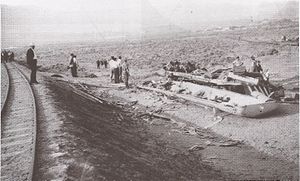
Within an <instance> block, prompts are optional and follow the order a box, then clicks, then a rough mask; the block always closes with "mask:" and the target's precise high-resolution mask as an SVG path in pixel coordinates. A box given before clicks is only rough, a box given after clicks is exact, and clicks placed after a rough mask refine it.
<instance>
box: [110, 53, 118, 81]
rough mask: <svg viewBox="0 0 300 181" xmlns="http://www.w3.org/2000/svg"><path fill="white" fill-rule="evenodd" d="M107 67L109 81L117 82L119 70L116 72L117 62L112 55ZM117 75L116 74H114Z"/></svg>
mask: <svg viewBox="0 0 300 181" xmlns="http://www.w3.org/2000/svg"><path fill="white" fill-rule="evenodd" d="M108 64H109V67H110V73H111V74H110V79H111V81H113V80H114V81H115V83H118V82H119V72H118V63H117V60H116V58H115V57H114V56H112V57H111V60H110V61H109V63H108ZM116 75H117V76H116Z"/></svg>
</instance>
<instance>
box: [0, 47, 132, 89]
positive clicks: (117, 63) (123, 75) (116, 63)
mask: <svg viewBox="0 0 300 181" xmlns="http://www.w3.org/2000/svg"><path fill="white" fill-rule="evenodd" d="M34 49H35V45H34V44H31V45H30V48H29V49H28V50H27V53H26V60H27V64H28V66H29V68H30V70H31V74H30V83H31V84H37V83H38V82H37V80H36V71H37V55H36V53H35V50H34ZM1 56H2V53H1ZM1 58H2V57H1ZM69 61H70V63H69V66H68V69H71V74H72V77H78V75H77V69H78V61H77V59H76V55H75V54H73V53H71V54H70V59H69ZM105 62H106V63H105ZM102 63H103V64H101V62H100V61H99V64H98V61H97V67H99V66H100V64H101V65H104V66H105V68H106V67H107V64H109V66H110V70H111V75H110V78H111V81H112V82H114V83H120V82H124V83H125V86H126V88H129V83H128V80H129V76H130V74H129V65H128V60H127V59H125V60H124V61H123V60H122V57H121V56H119V57H118V58H115V57H114V56H112V57H111V60H110V61H109V62H107V61H106V60H105V61H102Z"/></svg>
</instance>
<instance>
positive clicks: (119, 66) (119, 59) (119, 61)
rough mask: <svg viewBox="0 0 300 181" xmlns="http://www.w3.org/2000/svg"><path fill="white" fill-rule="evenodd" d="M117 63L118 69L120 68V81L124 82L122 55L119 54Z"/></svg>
mask: <svg viewBox="0 0 300 181" xmlns="http://www.w3.org/2000/svg"><path fill="white" fill-rule="evenodd" d="M117 63H118V69H119V81H120V82H123V79H122V63H123V62H122V57H121V56H119V58H118V60H117Z"/></svg>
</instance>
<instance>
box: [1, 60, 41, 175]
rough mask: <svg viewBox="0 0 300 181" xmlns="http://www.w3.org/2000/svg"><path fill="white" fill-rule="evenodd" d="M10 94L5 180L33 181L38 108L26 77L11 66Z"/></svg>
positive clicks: (4, 131) (5, 114) (4, 127)
mask: <svg viewBox="0 0 300 181" xmlns="http://www.w3.org/2000/svg"><path fill="white" fill-rule="evenodd" d="M6 68H7V73H8V74H7V75H8V77H9V89H8V90H9V92H8V94H7V95H8V96H7V99H6V102H5V104H4V105H5V106H4V107H3V109H2V110H1V116H2V118H1V180H2V181H6V180H7V181H8V180H9V181H11V180H14V181H19V180H32V178H33V170H34V162H35V146H36V120H37V118H36V104H35V98H34V94H33V90H32V88H31V86H30V84H29V82H28V80H27V79H26V77H25V75H24V74H23V73H22V72H21V71H20V70H19V69H18V68H17V66H16V65H15V64H14V63H7V64H6Z"/></svg>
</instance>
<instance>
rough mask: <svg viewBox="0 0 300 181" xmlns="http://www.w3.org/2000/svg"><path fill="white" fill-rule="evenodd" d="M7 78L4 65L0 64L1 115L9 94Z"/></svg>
mask: <svg viewBox="0 0 300 181" xmlns="http://www.w3.org/2000/svg"><path fill="white" fill-rule="evenodd" d="M9 82H10V80H9V76H8V72H7V67H6V64H5V63H1V114H2V111H3V109H4V107H5V105H6V102H7V97H8V93H9Z"/></svg>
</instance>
